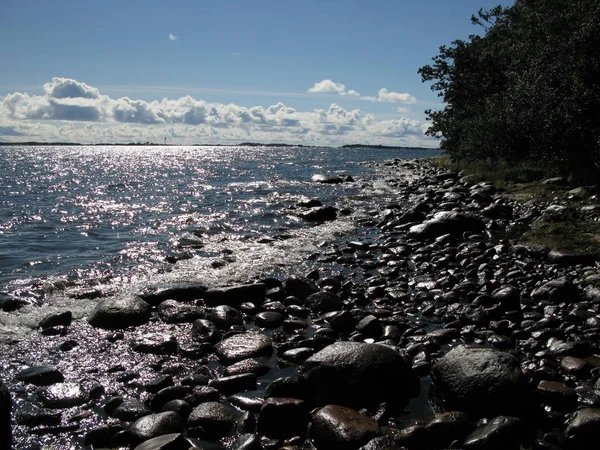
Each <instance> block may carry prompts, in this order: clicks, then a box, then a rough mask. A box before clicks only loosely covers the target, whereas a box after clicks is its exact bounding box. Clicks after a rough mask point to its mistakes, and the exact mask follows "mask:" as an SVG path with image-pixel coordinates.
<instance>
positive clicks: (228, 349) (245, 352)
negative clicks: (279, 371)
mask: <svg viewBox="0 0 600 450" xmlns="http://www.w3.org/2000/svg"><path fill="white" fill-rule="evenodd" d="M215 353H216V354H217V357H218V358H219V360H220V361H221V362H222V363H223V364H228V365H229V364H233V363H235V362H238V361H241V360H243V359H247V358H259V357H261V356H271V354H272V353H273V343H272V341H271V338H270V337H268V336H266V335H264V334H259V333H240V334H236V335H234V336H231V337H229V338H226V339H223V340H222V341H221V342H219V343H218V344H216V345H215Z"/></svg>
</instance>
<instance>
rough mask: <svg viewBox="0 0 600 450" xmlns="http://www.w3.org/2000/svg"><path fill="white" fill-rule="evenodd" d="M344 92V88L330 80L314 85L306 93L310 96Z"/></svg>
mask: <svg viewBox="0 0 600 450" xmlns="http://www.w3.org/2000/svg"><path fill="white" fill-rule="evenodd" d="M345 90H346V86H344V85H343V84H342V83H336V82H335V81H331V80H323V81H319V82H318V83H315V85H314V86H313V87H311V88H310V89H309V90H308V91H307V92H308V93H310V94H322V93H327V92H336V93H342V92H344V91H345Z"/></svg>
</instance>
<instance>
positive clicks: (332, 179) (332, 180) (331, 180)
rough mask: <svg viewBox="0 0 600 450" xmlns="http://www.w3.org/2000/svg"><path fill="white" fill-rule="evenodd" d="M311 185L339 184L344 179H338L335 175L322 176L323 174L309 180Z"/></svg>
mask: <svg viewBox="0 0 600 450" xmlns="http://www.w3.org/2000/svg"><path fill="white" fill-rule="evenodd" d="M310 180H311V181H312V182H313V183H323V184H339V183H343V182H344V179H343V178H342V177H338V176H337V175H323V174H315V175H313V176H312V178H311V179H310Z"/></svg>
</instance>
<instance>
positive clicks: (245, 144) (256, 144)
mask: <svg viewBox="0 0 600 450" xmlns="http://www.w3.org/2000/svg"><path fill="white" fill-rule="evenodd" d="M0 145H7V146H8V145H10V146H17V145H38V146H42V145H48V146H50V145H61V146H67V145H68V146H84V145H85V146H94V147H106V146H114V147H122V146H150V145H151V146H154V147H178V146H179V145H177V144H158V143H155V142H129V143H112V144H111V143H98V144H82V143H79V142H36V141H27V142H0ZM186 147H187V146H186ZM189 147H301V148H317V147H320V148H357V149H358V148H367V149H374V150H439V148H437V147H405V146H397V145H392V146H389V145H372V144H346V145H340V146H338V147H330V146H326V145H303V144H283V143H261V142H242V143H239V144H192V145H189Z"/></svg>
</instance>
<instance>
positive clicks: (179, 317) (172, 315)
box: [157, 300, 204, 323]
mask: <svg viewBox="0 0 600 450" xmlns="http://www.w3.org/2000/svg"><path fill="white" fill-rule="evenodd" d="M157 309H158V317H160V320H162V321H163V322H165V323H185V322H193V321H194V320H196V319H200V318H202V317H203V316H204V312H203V310H202V309H201V308H198V307H197V306H194V305H190V304H187V303H180V302H178V301H176V300H165V301H164V302H161V304H160V305H158V308H157Z"/></svg>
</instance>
